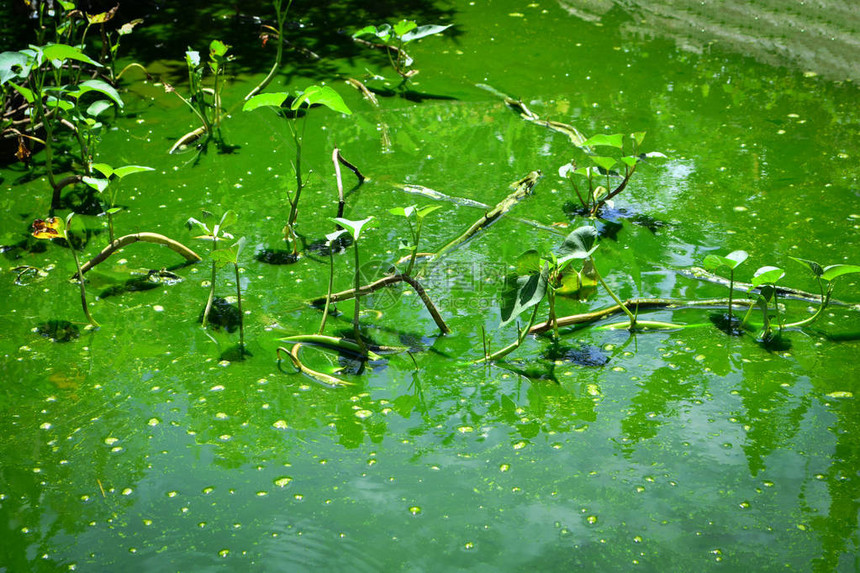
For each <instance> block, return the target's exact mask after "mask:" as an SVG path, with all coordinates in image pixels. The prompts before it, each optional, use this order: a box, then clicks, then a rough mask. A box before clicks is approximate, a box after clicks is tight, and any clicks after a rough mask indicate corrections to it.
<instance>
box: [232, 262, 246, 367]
mask: <svg viewBox="0 0 860 573" xmlns="http://www.w3.org/2000/svg"><path fill="white" fill-rule="evenodd" d="M233 267H234V268H235V269H236V306H238V307H239V349H240V351H241V352H243V353H244V352H245V315H244V314H243V313H242V287H241V285H240V284H239V264H238V263H233Z"/></svg>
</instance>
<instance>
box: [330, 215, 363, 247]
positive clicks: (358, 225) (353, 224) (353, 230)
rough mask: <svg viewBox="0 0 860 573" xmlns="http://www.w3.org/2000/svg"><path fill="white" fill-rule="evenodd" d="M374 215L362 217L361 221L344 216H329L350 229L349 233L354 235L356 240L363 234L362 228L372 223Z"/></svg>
mask: <svg viewBox="0 0 860 573" xmlns="http://www.w3.org/2000/svg"><path fill="white" fill-rule="evenodd" d="M373 219H374V217H373V216H372V215H371V216H370V217H368V218H367V219H362V220H360V221H353V220H351V219H344V218H343V217H329V221H333V222H335V223H337V224H338V225H340V226H341V227H343V228H345V229H346V230H348V231H349V234H350V235H352V238H353V239H355V240H356V241H357V240H358V238H359V237H360V236H361V229H362V228H363V227H364V226H365V225H367V224H368V223H370V222H371V221H372V220H373Z"/></svg>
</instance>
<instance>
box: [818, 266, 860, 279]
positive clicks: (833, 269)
mask: <svg viewBox="0 0 860 573" xmlns="http://www.w3.org/2000/svg"><path fill="white" fill-rule="evenodd" d="M852 273H860V266H857V265H830V266H828V267H825V268H824V272H823V273H822V274H821V278H823V279H824V280H826V281H827V282H830V281H832V280H833V279H835V278H837V277H841V276H842V275H848V274H852Z"/></svg>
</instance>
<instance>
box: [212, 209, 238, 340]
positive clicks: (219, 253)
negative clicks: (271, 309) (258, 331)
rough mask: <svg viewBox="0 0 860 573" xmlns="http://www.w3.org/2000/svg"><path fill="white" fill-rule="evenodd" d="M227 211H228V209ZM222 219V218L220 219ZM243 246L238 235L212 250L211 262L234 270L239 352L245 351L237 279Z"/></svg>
mask: <svg viewBox="0 0 860 573" xmlns="http://www.w3.org/2000/svg"><path fill="white" fill-rule="evenodd" d="M228 212H229V211H228ZM222 221H223V219H222ZM244 248H245V237H239V240H238V241H236V242H235V243H233V244H232V245H231V246H229V247H227V248H224V249H217V250H215V251H212V262H213V264H216V263H217V264H221V265H226V264H232V265H233V269H234V270H235V272H236V306H237V307H238V309H239V353H240V355H241V354H244V353H245V316H244V314H243V313H242V284H241V282H240V280H239V256H240V255H241V254H242V250H243V249H244ZM210 292H214V290H212V291H210Z"/></svg>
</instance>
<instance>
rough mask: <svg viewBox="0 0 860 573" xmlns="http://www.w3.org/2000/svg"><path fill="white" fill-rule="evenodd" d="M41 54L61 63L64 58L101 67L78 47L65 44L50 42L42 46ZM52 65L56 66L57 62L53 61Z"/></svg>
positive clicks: (47, 58)
mask: <svg viewBox="0 0 860 573" xmlns="http://www.w3.org/2000/svg"><path fill="white" fill-rule="evenodd" d="M42 56H43V57H44V58H45V59H46V60H51V61H52V62H59V63H62V62H64V61H66V60H75V61H78V62H84V63H86V64H90V65H91V66H95V67H97V68H101V67H102V65H101V64H100V63H98V62H97V61H95V60H93V59H92V58H90V57H89V56H88V55H86V54H85V53H83V52H82V51H81V49H80V48H76V47H74V46H69V45H67V44H50V45H48V46H45V47H43V48H42ZM54 65H55V66H56V65H57V64H56V63H55V64H54Z"/></svg>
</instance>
